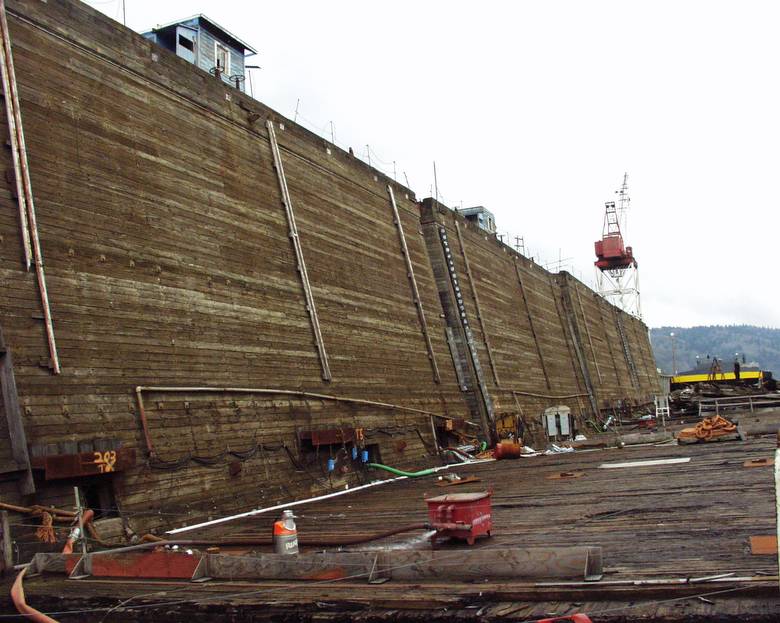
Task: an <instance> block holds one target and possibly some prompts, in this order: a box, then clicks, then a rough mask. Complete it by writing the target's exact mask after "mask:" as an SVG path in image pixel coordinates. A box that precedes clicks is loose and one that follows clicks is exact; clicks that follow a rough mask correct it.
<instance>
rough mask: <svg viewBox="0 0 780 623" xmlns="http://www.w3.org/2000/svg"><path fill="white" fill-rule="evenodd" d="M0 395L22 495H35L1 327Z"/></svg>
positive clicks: (25, 440)
mask: <svg viewBox="0 0 780 623" xmlns="http://www.w3.org/2000/svg"><path fill="white" fill-rule="evenodd" d="M0 347H2V352H0V393H2V394H3V410H4V411H5V417H6V420H7V423H8V435H9V437H10V441H11V454H12V456H13V459H14V461H15V463H16V465H17V469H18V470H19V471H20V472H21V476H20V478H19V490H20V492H21V493H22V495H29V494H31V493H35V483H34V482H33V477H32V470H31V468H30V457H29V455H28V451H27V435H26V434H25V430H24V423H23V421H22V412H21V409H20V408H19V395H18V393H17V390H16V378H15V376H14V363H13V358H12V356H11V351H10V349H9V348H8V347H7V346H6V343H5V339H4V338H3V329H2V327H0Z"/></svg>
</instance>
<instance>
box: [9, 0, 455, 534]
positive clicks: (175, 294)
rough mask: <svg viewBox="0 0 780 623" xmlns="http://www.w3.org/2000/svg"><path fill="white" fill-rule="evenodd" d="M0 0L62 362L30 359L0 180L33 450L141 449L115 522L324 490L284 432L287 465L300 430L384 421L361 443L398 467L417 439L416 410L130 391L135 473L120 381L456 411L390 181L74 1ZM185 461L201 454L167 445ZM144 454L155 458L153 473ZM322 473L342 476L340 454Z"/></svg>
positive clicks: (124, 385)
mask: <svg viewBox="0 0 780 623" xmlns="http://www.w3.org/2000/svg"><path fill="white" fill-rule="evenodd" d="M8 6H9V21H10V27H11V36H12V40H13V46H14V47H13V50H14V59H15V62H16V69H17V76H18V80H19V87H20V92H21V108H22V111H23V115H24V124H25V125H24V128H25V132H26V138H27V147H28V151H29V159H30V166H31V170H32V183H33V189H34V191H35V197H36V209H37V214H38V222H39V227H40V235H41V243H42V247H43V252H44V255H45V260H46V275H47V280H48V287H49V295H50V299H51V304H52V310H53V314H54V326H55V332H56V337H57V342H58V347H59V356H60V360H61V365H62V374H60V375H58V376H54V375H52V373H51V371H50V370H49V369H47V368H43V367H41V366H40V365H39V364H40V362H41V361H46V359H47V350H46V342H45V339H44V333H43V326H42V323H41V320H40V319H39V316H40V304H39V301H38V293H37V289H36V284H35V277H34V274H33V273H26V272H25V271H24V270H23V268H22V265H21V261H20V258H21V249H20V243H19V223H18V219H17V210H16V205H15V202H14V200H13V199H12V197H11V195H10V192H9V191H8V190H5V189H3V191H2V197H0V235H1V236H2V245H1V246H0V279H1V280H2V287H3V293H4V296H3V297H2V299H1V300H0V314H2V315H1V317H2V325H3V328H4V329H5V334H6V340H7V342H8V344H9V346H10V347H11V348H12V349H13V351H14V353H15V359H16V366H15V368H16V370H15V373H16V378H17V383H18V386H19V392H20V395H21V400H22V406H23V409H24V412H25V425H26V428H27V432H28V437H29V441H30V442H31V444H32V445H33V449H34V451H35V452H39V453H48V454H52V453H73V452H75V451H79V450H84V449H86V450H89V449H91V447H92V446H91V445H90V442H91V441H92V440H93V439H95V438H110V439H111V440H113V441H114V442H115V443H116V444H117V445H118V444H121V445H123V446H124V447H134V448H136V449H137V455H138V457H139V459H140V460H139V465H138V466H137V467H136V468H135V469H133V470H131V471H129V472H127V473H124V474H116V475H114V476H113V480H114V483H113V484H114V486H115V488H116V491H117V496H118V497H119V498H120V505H121V506H122V508H123V510H126V511H127V512H128V514H129V515H130V516H134V513H146V512H152V511H154V512H157V511H159V512H162V513H174V514H175V513H184V514H186V513H187V512H190V511H191V512H192V513H193V514H197V515H203V514H204V513H213V512H214V509H220V512H223V511H224V509H225V508H238V507H242V506H257V505H259V504H265V503H275V502H277V501H280V500H281V499H285V498H289V497H290V496H295V495H301V494H308V493H309V492H310V491H311V490H312V489H323V488H325V489H327V488H329V487H330V486H331V484H333V485H334V486H335V484H338V483H339V482H341V480H343V474H340V473H339V472H337V473H338V476H336V474H334V475H332V478H329V477H328V476H327V474H326V473H325V472H324V470H323V465H324V461H325V460H326V459H327V458H328V456H325V454H324V452H325V451H324V450H323V454H320V455H318V456H317V457H316V459H317V460H316V461H315V460H314V459H312V462H311V464H308V465H295V464H293V462H292V461H291V459H290V457H289V456H288V454H287V452H286V451H285V450H284V449H283V448H281V447H280V446H281V444H286V445H288V446H289V447H290V449H291V451H292V452H293V454H294V455H295V456H296V458H298V455H299V452H298V449H297V448H296V441H295V439H296V431H298V430H305V429H319V428H338V427H340V426H347V427H359V428H364V429H365V430H366V433H367V434H368V435H372V434H374V433H377V431H380V430H382V431H385V433H386V434H380V435H378V436H377V437H376V438H374V440H373V442H376V443H377V444H378V445H379V446H381V448H380V450H381V455H382V457H383V459H384V460H385V461H387V462H388V463H390V464H395V465H400V466H403V465H410V466H411V465H418V464H419V463H420V462H421V460H422V458H423V456H424V455H427V454H429V453H430V451H431V450H432V442H431V426H430V422H429V419H428V418H427V417H426V416H423V415H419V414H410V413H403V412H396V411H392V410H388V409H383V408H372V407H368V406H365V405H362V406H361V405H355V404H350V405H348V404H344V403H333V402H323V401H320V400H299V399H295V398H289V397H283V396H279V397H275V398H274V397H270V398H269V397H268V396H262V395H252V394H249V395H245V394H234V393H231V392H217V393H214V394H209V395H205V396H204V395H200V394H189V393H187V392H173V393H170V392H166V393H159V392H146V393H145V395H144V396H145V401H146V404H147V409H146V411H147V413H146V416H147V420H148V422H149V429H150V436H151V439H152V441H153V444H154V449H155V455H156V457H157V459H159V461H155V462H153V463H152V464H144V461H143V459H144V457H145V454H146V453H145V449H144V443H143V437H142V435H141V428H140V422H139V412H138V405H137V403H136V398H135V394H134V388H135V387H136V386H139V385H143V386H186V387H192V386H208V387H247V388H274V389H284V390H304V391H314V392H320V393H326V394H332V395H337V396H349V397H356V398H363V399H370V400H373V401H381V402H387V403H392V404H398V405H404V406H407V407H415V408H418V409H423V410H430V411H435V412H436V413H441V414H449V415H451V416H455V417H467V416H468V410H467V409H466V406H465V404H464V403H463V401H462V400H461V398H460V390H459V387H458V385H457V381H456V379H455V373H454V370H453V367H452V365H451V364H450V365H445V364H446V362H447V360H448V359H449V353H448V349H447V346H446V342H445V332H444V324H443V321H442V319H441V318H440V312H439V300H438V296H437V293H436V289H435V284H434V280H433V275H432V272H431V268H430V264H429V263H428V261H427V257H426V251H425V246H424V242H423V239H422V236H421V234H420V225H419V218H418V211H417V205H416V203H415V201H414V197H413V196H412V194H411V192H410V191H408V190H407V189H405V188H403V187H400V186H397V185H395V184H394V183H393V182H392V181H391V180H388V179H386V178H384V177H383V176H380V175H379V174H378V173H377V172H376V171H374V170H373V169H370V168H369V167H367V166H366V165H364V164H363V163H362V162H360V161H358V160H355V159H354V158H352V157H350V156H349V154H346V153H344V152H343V151H341V150H338V149H336V148H334V147H333V146H332V145H329V144H327V143H326V142H325V141H323V140H322V139H320V138H318V137H316V136H314V135H312V134H311V133H309V132H307V131H306V130H304V129H302V128H300V127H299V126H296V125H294V124H292V123H289V122H287V121H286V120H284V119H283V118H280V117H278V116H277V115H276V114H275V113H274V112H273V111H270V110H269V109H267V108H264V107H263V106H262V105H261V104H259V103H257V102H256V101H254V100H251V99H250V98H248V97H246V96H244V95H243V94H241V93H239V92H237V91H236V90H235V89H232V88H230V87H228V86H226V85H224V84H222V83H220V82H218V81H217V80H215V79H213V78H212V77H211V76H209V75H208V74H206V73H204V72H202V71H200V70H198V69H197V68H195V67H194V66H192V65H190V64H188V63H186V62H185V61H183V60H181V59H179V58H177V57H175V56H174V55H172V54H170V53H168V52H166V51H164V50H162V49H160V48H158V47H157V46H154V45H153V44H151V43H149V42H148V41H146V40H145V39H143V38H142V37H140V36H137V35H135V34H133V33H131V32H129V31H128V30H126V29H124V28H122V27H120V26H118V25H117V24H115V23H113V22H111V21H110V20H108V19H107V18H105V17H104V16H102V15H100V14H98V13H96V12H94V11H93V10H91V9H89V8H88V7H86V6H84V5H81V4H78V3H75V2H63V3H49V4H43V3H39V2H32V1H27V2H11V3H9V5H8ZM266 118H270V119H272V120H274V123H275V128H276V135H277V137H278V140H279V143H280V148H281V157H282V161H283V165H284V169H285V172H286V176H287V182H288V185H289V190H290V194H291V197H292V202H293V206H294V209H295V217H296V220H297V226H298V229H299V232H300V239H301V244H302V247H303V252H304V256H305V260H306V264H307V268H308V276H309V279H310V281H311V284H312V289H313V295H314V298H315V301H316V305H317V310H318V312H319V321H320V323H321V327H322V333H323V341H324V344H325V348H326V350H327V354H328V357H329V362H330V367H331V371H332V375H333V380H332V381H331V382H329V383H327V382H324V381H323V380H322V377H321V367H320V363H319V359H318V356H317V350H316V348H315V342H314V339H313V336H312V328H311V326H310V323H309V317H308V314H307V311H306V307H305V299H304V293H303V289H302V286H301V279H300V277H299V274H298V272H297V270H296V263H295V258H294V255H293V249H292V245H291V243H290V237H289V235H288V223H287V220H286V217H285V211H284V209H283V206H282V203H281V194H280V186H279V183H278V180H277V177H276V172H275V169H274V165H273V160H272V155H271V150H270V147H269V138H268V132H267V130H266V127H265V124H264V120H265V119H266ZM3 119H4V116H3ZM0 132H6V130H5V128H3V129H2V130H0ZM9 165H10V158H9V159H8V160H7V161H6V166H9ZM388 184H392V185H393V186H394V189H395V197H396V200H397V202H398V208H399V212H400V218H401V222H402V225H403V228H404V231H405V234H406V240H407V245H408V249H409V254H410V257H411V260H412V264H413V267H414V273H415V277H416V280H417V283H418V286H419V292H420V303H421V305H422V308H423V310H424V313H425V317H426V319H427V323H428V328H429V335H430V339H431V342H432V348H433V356H434V360H435V362H436V363H437V365H438V368H439V377H440V379H439V381H438V382H437V381H436V380H435V379H434V373H433V367H432V362H431V360H430V359H429V356H428V351H427V349H426V344H425V339H424V336H423V333H422V330H421V326H420V320H419V318H418V314H417V310H416V307H415V302H414V300H413V295H412V290H411V288H410V282H409V279H408V278H407V270H406V266H405V260H404V257H403V255H402V253H401V249H400V244H399V236H398V232H397V228H396V225H395V224H394V216H393V212H392V209H391V204H390V198H389V195H388V189H387V187H388ZM10 188H11V187H10V185H9V189H10ZM397 427H400V429H401V430H400V432H399V430H397ZM391 435H393V436H391ZM394 436H400V437H399V438H400V439H403V441H404V442H405V443H404V444H400V443H397V439H396V437H394ZM369 442H372V441H371V440H370V439H369ZM255 443H260V444H262V445H265V446H266V447H267V448H268V449H267V450H265V451H260V452H256V453H254V454H253V456H251V458H248V459H246V460H245V461H243V463H242V468H243V469H242V471H241V472H240V474H238V475H232V476H231V474H230V470H229V464H230V463H231V462H234V461H238V460H239V459H238V458H237V457H236V456H232V455H226V454H224V453H225V452H227V451H229V450H233V451H240V452H245V451H248V450H250V449H251V448H252V447H253V445H254V444H255ZM426 444H427V445H426ZM334 451H335V448H334ZM188 455H194V456H197V457H207V460H206V462H209V461H210V460H211V459H212V458H214V459H215V463H216V464H215V465H213V466H204V465H200V464H197V463H193V462H192V461H186V460H184V459H186V457H187V456H188ZM218 455H219V456H218ZM217 458H218V460H217ZM341 458H343V457H341ZM180 459H182V461H181V464H180V465H179V464H178V461H179V460H180ZM163 461H166V462H174V465H171V466H170V467H171V469H168V470H166V469H159V467H162V464H161V462H163ZM340 463H341V461H340ZM155 465H156V466H157V467H158V468H155ZM342 466H343V467H344V468H347V469H351V468H352V464H351V461H343V465H341V464H340V466H339V467H342ZM174 468H175V469H174ZM234 469H235V468H234ZM339 471H340V470H339ZM331 481H333V482H332V483H331ZM53 492H54V493H53ZM59 493H61V494H62V496H63V497H61V498H59V497H58V495H59ZM45 495H46V496H47V497H46V499H47V501H51V502H60V503H67V504H72V489H71V488H70V487H65V486H63V487H57V486H56V483H50V484H49V485H48V487H47V493H46V494H45ZM138 516H139V517H141V516H143V515H138ZM162 518H163V519H165V518H166V516H165V515H162Z"/></svg>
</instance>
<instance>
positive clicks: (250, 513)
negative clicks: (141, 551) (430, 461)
mask: <svg viewBox="0 0 780 623" xmlns="http://www.w3.org/2000/svg"><path fill="white" fill-rule="evenodd" d="M491 461H495V459H478V460H476V461H464V462H463V463H453V464H452V465H442V466H441V467H436V468H434V469H433V471H434V472H439V471H441V470H443V469H449V468H450V467H459V466H461V465H474V464H476V463H490V462H491ZM407 478H408V476H398V477H397V478H389V479H387V480H377V481H375V482H370V483H368V484H367V485H360V486H359V487H353V488H351V489H344V490H343V491H336V492H334V493H326V494H325V495H319V496H317V497H314V498H307V499H305V500H298V501H296V502H287V503H285V504H277V505H276V506H269V507H268V508H258V509H255V510H251V511H247V512H245V513H239V514H238V515H230V516H229V517H221V518H219V519H213V520H211V521H204V522H203V523H198V524H195V525H192V526H185V527H183V528H176V529H174V530H168V531H167V532H166V533H165V534H179V533H181V532H189V531H190V530H197V529H198V528H207V527H209V526H216V525H217V524H221V523H226V522H228V521H233V520H234V519H243V518H244V517H254V516H255V515H262V514H264V513H270V512H271V511H278V510H282V509H286V508H292V507H293V506H301V505H302V504H309V503H311V502H319V501H320V500H327V499H330V498H335V497H338V496H340V495H347V494H348V493H353V492H354V491H360V490H362V489H368V488H370V487H378V486H379V485H386V484H388V483H390V482H397V481H399V480H406V479H407Z"/></svg>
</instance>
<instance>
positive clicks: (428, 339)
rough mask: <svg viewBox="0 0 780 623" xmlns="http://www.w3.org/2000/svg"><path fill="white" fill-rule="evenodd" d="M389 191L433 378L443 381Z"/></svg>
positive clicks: (393, 201) (404, 238)
mask: <svg viewBox="0 0 780 623" xmlns="http://www.w3.org/2000/svg"><path fill="white" fill-rule="evenodd" d="M387 193H388V194H389V195H390V206H391V207H392V208H393V222H394V223H395V227H396V229H397V230H398V239H399V240H400V242H401V254H402V255H403V256H404V261H405V262H406V276H407V277H408V278H409V285H410V286H411V287H412V298H413V300H414V305H415V307H416V308H417V318H418V320H419V321H420V330H421V331H422V335H423V338H424V339H425V348H426V349H427V350H428V360H429V361H430V362H431V368H432V370H433V380H434V381H436V382H437V383H439V382H440V381H441V378H440V377H439V366H438V365H437V364H436V357H435V355H434V353H433V345H432V344H431V337H430V335H429V334H428V323H427V322H426V320H425V311H424V310H423V304H422V299H421V298H420V290H419V289H418V287H417V279H415V276H414V266H413V265H412V258H411V257H410V255H409V247H408V246H407V244H406V236H405V235H404V226H403V223H402V222H401V215H400V214H399V212H398V205H397V204H396V202H395V194H394V193H393V188H392V186H390V185H389V184H388V185H387Z"/></svg>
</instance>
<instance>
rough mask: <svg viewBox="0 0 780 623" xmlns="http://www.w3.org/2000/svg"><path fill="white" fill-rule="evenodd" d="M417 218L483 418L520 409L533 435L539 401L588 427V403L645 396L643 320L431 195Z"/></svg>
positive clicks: (652, 386) (651, 380)
mask: <svg viewBox="0 0 780 623" xmlns="http://www.w3.org/2000/svg"><path fill="white" fill-rule="evenodd" d="M422 222H423V228H424V230H425V233H426V236H425V239H426V243H427V245H428V252H429V255H430V258H431V263H432V265H433V268H434V274H435V275H436V277H437V284H438V287H439V294H440V297H441V298H442V301H443V306H444V309H445V311H447V312H448V313H446V317H447V321H448V325H449V330H450V331H451V332H452V334H453V335H454V336H455V338H456V340H455V341H456V342H457V344H458V352H459V353H461V357H460V359H461V366H462V368H463V370H465V371H466V373H468V372H469V371H470V372H471V374H472V375H473V376H472V377H471V378H470V379H467V381H466V385H467V386H468V387H469V391H470V395H471V398H472V400H471V402H472V403H474V404H476V405H478V406H481V409H480V414H481V416H482V418H483V421H491V420H500V419H501V418H502V417H503V416H506V415H512V414H515V413H518V414H522V416H523V420H524V422H525V425H526V428H527V429H528V430H529V435H528V438H529V439H530V440H533V441H534V442H541V441H543V437H542V435H541V431H540V425H541V422H540V419H539V414H540V413H541V412H542V411H543V410H544V409H545V408H547V407H551V406H555V405H567V406H569V407H570V408H571V409H572V412H573V413H574V414H575V416H576V417H577V419H578V423H579V426H580V430H582V431H583V432H586V433H587V432H588V429H587V428H586V425H585V421H586V420H587V419H590V418H592V417H593V414H594V413H595V412H597V411H602V410H609V409H611V408H612V407H615V406H618V405H621V404H628V405H638V404H644V403H646V402H648V401H649V400H652V395H653V393H657V391H658V389H657V380H656V379H655V376H654V375H651V374H650V370H651V369H654V364H653V361H652V355H651V357H650V359H649V360H648V357H647V355H648V353H649V350H648V347H649V344H648V341H647V329H646V327H644V324H643V323H641V321H639V320H637V319H635V318H633V317H631V316H630V315H628V314H626V313H624V312H622V311H620V310H617V309H616V308H614V307H613V306H612V305H610V304H609V303H607V302H606V301H605V300H604V299H603V298H602V297H600V296H598V295H597V294H596V293H594V292H593V291H592V290H590V289H589V288H587V287H586V286H585V285H583V284H582V283H580V282H579V281H577V280H576V279H574V278H572V277H571V276H570V275H568V274H567V273H560V274H558V275H553V274H551V273H549V272H548V271H546V270H544V269H543V268H541V267H540V266H538V265H537V264H535V263H533V262H532V261H530V260H528V259H527V258H525V257H523V256H522V255H520V254H519V253H517V252H515V251H514V250H513V249H511V248H509V247H508V246H507V245H505V244H503V243H501V242H499V241H498V240H497V239H496V237H495V236H491V235H489V234H487V233H486V232H485V231H483V230H481V229H479V228H478V227H476V226H475V225H473V224H471V223H469V222H467V221H466V220H465V219H464V218H463V217H461V216H459V215H458V214H457V213H456V212H453V211H452V210H449V209H447V208H446V207H445V206H442V205H441V204H438V203H437V202H436V201H434V200H432V199H426V200H425V201H424V202H423V204H422ZM450 263H451V264H450ZM448 264H450V266H449V269H448ZM475 292H476V296H475ZM460 305H462V308H460ZM621 331H622V333H621ZM467 333H470V337H469V336H468V335H467ZM472 352H473V353H475V356H476V359H477V361H478V365H476V366H475V365H473V362H471V361H470V360H471V359H473V358H474V355H472V354H471V353H472ZM469 363H472V365H468V364H469ZM632 370H633V372H632Z"/></svg>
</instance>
